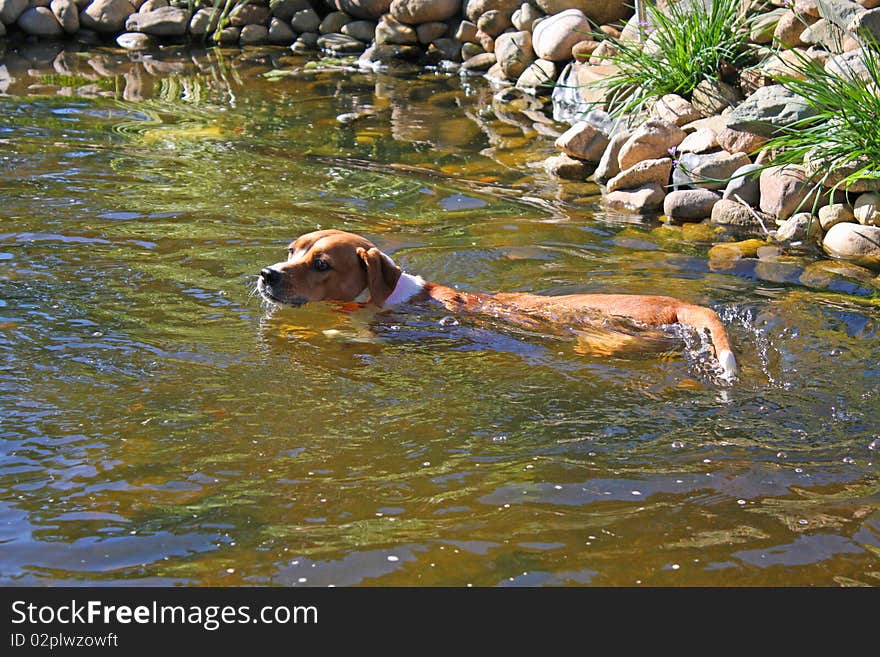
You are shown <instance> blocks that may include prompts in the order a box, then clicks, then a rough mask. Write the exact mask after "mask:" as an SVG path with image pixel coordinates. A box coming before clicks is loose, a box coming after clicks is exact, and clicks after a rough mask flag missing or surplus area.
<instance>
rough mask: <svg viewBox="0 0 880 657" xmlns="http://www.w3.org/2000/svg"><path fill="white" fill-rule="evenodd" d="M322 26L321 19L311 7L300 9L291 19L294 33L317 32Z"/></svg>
mask: <svg viewBox="0 0 880 657" xmlns="http://www.w3.org/2000/svg"><path fill="white" fill-rule="evenodd" d="M320 26H321V17H320V16H318V14H317V13H316V12H315V10H314V9H312V8H311V7H307V8H305V9H300V10H299V11H298V12H296V13H295V14H294V15H293V18H291V19H290V27H292V28H293V31H294V32H298V33H300V34H302V33H303V32H317V31H318V28H319V27H320Z"/></svg>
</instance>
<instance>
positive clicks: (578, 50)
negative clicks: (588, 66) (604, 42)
mask: <svg viewBox="0 0 880 657" xmlns="http://www.w3.org/2000/svg"><path fill="white" fill-rule="evenodd" d="M599 45H600V43H599V42H598V41H578V42H577V43H576V44H574V45H573V46H572V47H571V58H572V59H573V60H574V61H576V62H588V61H589V60H590V57H591V56H592V55H593V53H594V52H596V48H598V47H599Z"/></svg>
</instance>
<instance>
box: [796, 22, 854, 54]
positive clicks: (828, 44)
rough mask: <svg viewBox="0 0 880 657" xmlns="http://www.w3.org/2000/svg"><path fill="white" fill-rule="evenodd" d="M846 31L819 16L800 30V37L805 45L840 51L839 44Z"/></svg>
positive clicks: (834, 51)
mask: <svg viewBox="0 0 880 657" xmlns="http://www.w3.org/2000/svg"><path fill="white" fill-rule="evenodd" d="M845 37H846V31H845V30H843V29H841V28H839V27H837V26H836V25H835V24H834V23H832V22H831V21H829V20H827V19H825V18H821V19H819V20H817V21H816V22H815V23H813V24H812V25H810V26H809V27H807V28H806V29H805V30H804V31H803V32H801V35H800V39H801V41H802V42H803V43H805V44H807V45H815V46H822V47H824V48H825V49H826V50H828V51H829V52H833V53H840V52H842V50H843V49H842V48H841V44H842V43H843V40H844V38H845Z"/></svg>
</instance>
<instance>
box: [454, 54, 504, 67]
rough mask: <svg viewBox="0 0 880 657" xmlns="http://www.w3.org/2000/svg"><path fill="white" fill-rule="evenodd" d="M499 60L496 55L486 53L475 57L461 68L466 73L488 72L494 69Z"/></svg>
mask: <svg viewBox="0 0 880 657" xmlns="http://www.w3.org/2000/svg"><path fill="white" fill-rule="evenodd" d="M497 62H498V59H497V58H496V57H495V53H492V52H484V53H480V54H479V55H474V56H473V57H471V58H470V59H468V60H467V61H465V62H464V63H463V64H462V65H461V68H462V69H464V70H465V71H488V70H489V69H490V68H492V67H493V66H494V65H495V64H496V63H497Z"/></svg>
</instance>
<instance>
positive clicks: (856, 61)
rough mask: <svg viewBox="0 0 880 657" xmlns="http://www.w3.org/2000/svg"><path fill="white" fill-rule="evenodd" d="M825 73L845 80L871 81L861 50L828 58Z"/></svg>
mask: <svg viewBox="0 0 880 657" xmlns="http://www.w3.org/2000/svg"><path fill="white" fill-rule="evenodd" d="M875 57H876V55H875ZM825 72H826V73H829V74H830V75H836V76H837V77H841V78H845V79H847V80H854V79H856V78H862V79H863V80H866V81H868V80H870V79H871V72H870V70H869V69H868V67H867V66H866V65H865V54H864V52H863V51H862V49H861V48H858V49H856V50H850V51H849V52H844V53H841V54H839V55H834V56H833V57H830V58H829V59H828V61H827V62H825Z"/></svg>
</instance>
